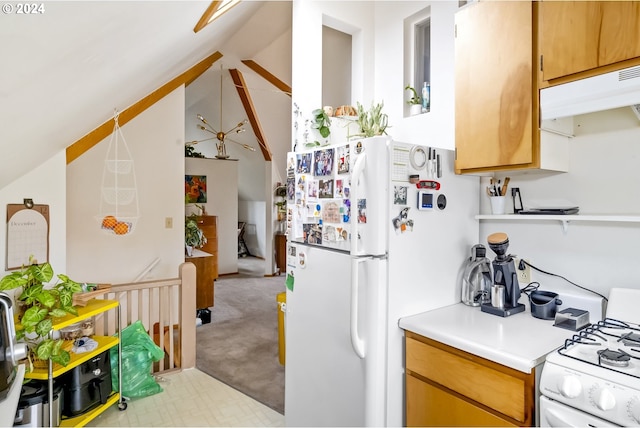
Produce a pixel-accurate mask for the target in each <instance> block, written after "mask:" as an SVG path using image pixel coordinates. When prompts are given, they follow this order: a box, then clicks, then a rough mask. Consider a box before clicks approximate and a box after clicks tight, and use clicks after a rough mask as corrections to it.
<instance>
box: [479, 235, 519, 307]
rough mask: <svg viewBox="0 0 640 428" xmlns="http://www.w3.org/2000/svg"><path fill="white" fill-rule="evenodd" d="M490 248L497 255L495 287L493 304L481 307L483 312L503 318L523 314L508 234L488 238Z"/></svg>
mask: <svg viewBox="0 0 640 428" xmlns="http://www.w3.org/2000/svg"><path fill="white" fill-rule="evenodd" d="M487 242H488V243H489V248H491V250H492V251H493V252H494V253H496V258H495V259H494V260H493V261H492V262H491V266H492V267H493V285H492V286H491V302H490V303H484V304H482V306H481V310H482V312H488V313H490V314H493V315H499V316H501V317H508V316H510V315H514V314H517V313H519V312H523V311H524V309H525V306H524V304H522V303H518V300H520V284H519V283H518V274H517V272H516V265H515V263H514V261H513V256H511V255H510V254H507V248H509V237H508V236H507V234H506V233H503V232H498V233H493V234H491V235H489V236H488V237H487Z"/></svg>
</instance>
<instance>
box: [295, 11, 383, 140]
mask: <svg viewBox="0 0 640 428" xmlns="http://www.w3.org/2000/svg"><path fill="white" fill-rule="evenodd" d="M323 24H324V25H327V26H329V27H331V28H335V29H337V30H339V31H342V32H344V33H347V34H351V36H352V41H353V58H352V80H351V92H352V93H351V100H350V103H351V104H352V105H354V106H355V104H356V101H359V102H360V103H361V104H363V105H364V106H365V107H367V108H368V106H370V105H371V102H372V101H374V100H375V99H376V96H375V93H374V91H373V89H372V88H374V81H373V79H374V69H373V67H374V58H375V54H374V46H373V43H374V17H373V8H372V2H333V1H315V0H311V1H310V0H294V2H293V25H292V38H293V42H292V65H291V67H292V77H291V80H292V88H293V102H294V103H295V104H297V106H298V107H299V109H300V112H301V113H302V120H300V119H299V120H298V123H299V126H302V125H303V123H304V119H308V118H311V112H312V111H313V110H314V109H317V108H321V107H322V60H323V58H322V55H321V51H322V49H321V47H322V26H323ZM294 119H295V118H294ZM298 134H300V133H298ZM296 135H297V133H296V130H295V129H292V144H294V143H295V141H296ZM298 139H299V140H300V136H299V135H298ZM301 144H302V145H303V144H304V141H298V146H299V147H302V145H301ZM292 148H293V145H292Z"/></svg>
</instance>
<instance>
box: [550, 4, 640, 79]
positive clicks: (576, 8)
mask: <svg viewBox="0 0 640 428" xmlns="http://www.w3.org/2000/svg"><path fill="white" fill-rule="evenodd" d="M538 28H539V39H540V53H541V56H542V57H541V62H542V80H543V81H550V80H552V79H557V78H562V77H566V76H570V75H574V74H576V73H582V72H588V71H592V72H591V73H590V74H585V75H580V76H574V77H575V78H579V77H587V76H588V75H593V74H599V73H600V72H607V71H611V70H610V69H607V70H602V71H596V69H598V68H600V67H606V66H611V65H613V64H616V63H621V62H622V61H627V60H631V59H634V58H639V57H640V2H638V1H542V2H540V14H539V18H538ZM625 66H626V65H625V64H621V65H620V67H619V68H623V67H625Z"/></svg>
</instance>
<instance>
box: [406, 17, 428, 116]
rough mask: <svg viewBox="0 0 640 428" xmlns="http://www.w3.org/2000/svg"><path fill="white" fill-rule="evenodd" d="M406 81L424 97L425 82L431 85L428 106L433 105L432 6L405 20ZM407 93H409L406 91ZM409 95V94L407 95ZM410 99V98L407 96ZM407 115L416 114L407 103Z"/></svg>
mask: <svg viewBox="0 0 640 428" xmlns="http://www.w3.org/2000/svg"><path fill="white" fill-rule="evenodd" d="M404 81H405V85H406V84H409V85H411V86H413V88H415V90H416V92H417V94H418V96H419V97H420V98H421V101H422V99H423V98H424V97H423V87H424V86H425V83H426V84H427V85H428V87H429V97H428V98H427V100H428V101H427V108H426V109H425V105H424V103H423V105H422V112H423V113H425V112H427V111H429V110H430V107H431V7H426V8H424V9H422V10H420V11H419V12H417V13H415V14H413V15H411V16H409V17H408V18H406V19H405V20H404ZM405 94H407V93H406V92H405ZM405 96H407V95H405ZM407 99H408V98H407ZM405 105H406V107H405V115H413V114H415V109H414V108H413V107H416V106H411V105H409V104H408V103H405Z"/></svg>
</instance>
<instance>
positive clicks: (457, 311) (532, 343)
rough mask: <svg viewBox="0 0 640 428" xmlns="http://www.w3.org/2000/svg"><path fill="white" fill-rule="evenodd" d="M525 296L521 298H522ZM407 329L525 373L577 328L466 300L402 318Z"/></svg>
mask: <svg viewBox="0 0 640 428" xmlns="http://www.w3.org/2000/svg"><path fill="white" fill-rule="evenodd" d="M524 300H526V299H524V298H523V299H521V300H520V302H523V301H524ZM399 325H400V327H401V328H403V329H404V330H408V331H411V332H414V333H417V334H419V335H421V336H424V337H427V338H429V339H433V340H436V341H438V342H441V343H444V344H446V345H449V346H453V347H454V348H458V349H461V350H463V351H466V352H469V353H471V354H474V355H477V356H479V357H482V358H486V359H488V360H491V361H494V362H496V363H500V364H502V365H505V366H508V367H511V368H513V369H516V370H518V371H521V372H524V373H531V369H533V368H534V367H536V366H537V365H539V364H540V363H543V362H544V359H545V356H546V355H547V354H548V353H549V352H551V351H553V350H555V349H556V348H558V347H560V346H562V345H563V344H564V340H565V339H567V338H569V337H571V336H572V335H573V334H574V332H572V331H570V330H566V329H563V328H559V327H554V326H553V320H548V321H547V320H541V319H538V318H534V317H533V316H531V312H530V311H529V307H528V304H527V308H526V310H525V311H524V312H521V313H519V314H515V315H511V316H510V317H506V318H503V317H500V316H497V315H492V314H489V313H486V312H482V311H481V310H480V307H471V306H467V305H465V304H463V303H458V304H455V305H451V306H446V307H444V308H440V309H434V310H432V311H428V312H423V313H421V314H417V315H413V316H409V317H405V318H401V319H400V322H399Z"/></svg>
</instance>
